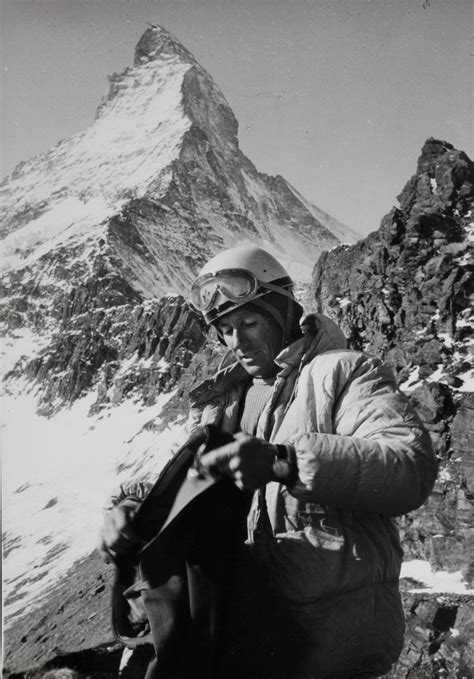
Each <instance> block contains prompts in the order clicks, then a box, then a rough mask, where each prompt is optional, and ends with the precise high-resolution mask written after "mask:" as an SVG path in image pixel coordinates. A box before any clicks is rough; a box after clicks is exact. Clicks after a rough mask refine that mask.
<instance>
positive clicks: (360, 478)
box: [288, 355, 438, 516]
mask: <svg viewBox="0 0 474 679" xmlns="http://www.w3.org/2000/svg"><path fill="white" fill-rule="evenodd" d="M348 372H349V374H348ZM334 374H335V376H334V377H333V385H332V386H333V387H334V385H336V384H337V385H338V388H337V389H336V388H332V389H331V388H330V385H329V384H328V383H324V382H323V384H322V385H320V386H321V387H322V389H323V392H324V394H325V398H326V399H328V395H329V394H330V396H329V399H328V401H329V406H328V407H329V408H330V411H329V412H330V417H331V419H332V423H331V429H330V430H331V431H332V432H334V433H302V434H297V435H294V436H292V437H291V439H290V440H289V441H288V443H290V444H291V445H293V447H294V449H295V452H296V464H297V480H296V481H295V482H294V483H293V484H292V485H291V487H289V488H288V490H289V492H290V493H291V494H292V495H294V496H295V497H297V498H300V499H303V500H305V501H309V502H317V503H319V504H322V505H328V506H335V507H338V508H342V509H344V508H347V509H352V510H355V511H362V512H369V513H378V514H385V515H388V516H397V515H401V514H406V513H407V512H410V511H412V510H413V509H416V508H417V507H419V506H420V505H421V504H423V502H424V501H425V500H426V498H427V497H428V495H429V493H430V491H431V489H432V487H433V484H434V482H435V479H436V474H437V467H438V465H437V460H436V456H435V455H434V452H433V449H432V445H431V440H430V437H429V434H428V432H427V431H426V430H425V428H424V427H423V425H422V423H421V421H420V419H419V417H418V415H417V414H416V412H415V411H414V409H413V408H412V406H411V405H410V403H409V401H408V399H407V398H406V397H405V396H404V395H403V394H402V393H401V392H400V390H399V389H398V388H397V386H396V383H395V379H394V377H393V374H392V372H391V370H390V369H389V368H388V367H387V366H385V365H383V364H382V363H381V362H380V361H378V360H377V359H372V358H368V357H365V356H362V355H359V358H358V360H357V361H356V362H355V365H353V366H352V370H351V371H347V370H346V371H345V370H344V367H341V366H340V365H339V366H338V367H337V368H336V369H335V371H334ZM317 379H318V377H317V376H316V375H313V376H312V381H311V384H313V385H314V384H316V383H317ZM318 391H319V390H318ZM331 399H332V402H331ZM317 400H318V394H317V393H316V394H314V396H313V403H317Z"/></svg>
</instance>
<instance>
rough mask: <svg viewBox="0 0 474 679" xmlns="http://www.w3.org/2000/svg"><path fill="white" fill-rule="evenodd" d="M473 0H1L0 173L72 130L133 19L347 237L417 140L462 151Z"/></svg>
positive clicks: (370, 218)
mask: <svg viewBox="0 0 474 679" xmlns="http://www.w3.org/2000/svg"><path fill="white" fill-rule="evenodd" d="M472 12H473V3H472V1H471V0H3V10H2V43H3V55H2V75H3V80H2V94H3V97H2V98H3V106H2V108H3V115H2V152H3V153H2V155H3V161H2V176H4V175H6V174H8V173H9V172H11V171H12V169H13V168H14V166H15V165H16V164H17V163H18V162H19V161H21V160H26V159H28V158H30V157H31V156H33V155H36V154H38V153H41V152H42V151H45V150H47V149H48V148H50V147H51V146H52V145H54V144H55V143H56V142H58V141H59V140H60V139H63V138H65V137H68V136H70V135H72V134H74V133H76V132H79V131H81V130H83V129H84V128H85V127H87V126H88V125H90V124H91V122H92V121H93V119H94V115H95V110H96V108H97V106H98V104H99V102H100V99H101V97H102V96H103V94H104V93H105V92H106V91H107V90H108V83H107V80H106V75H107V74H110V73H113V72H114V71H115V72H120V71H121V70H123V69H124V68H125V67H126V66H128V65H131V64H132V62H133V51H134V47H135V45H136V43H137V42H138V40H139V38H140V35H141V34H142V33H143V31H144V30H145V29H146V28H147V21H150V22H153V23H158V24H161V25H162V26H164V27H165V28H167V29H168V30H169V31H171V32H172V33H173V34H174V35H175V36H176V37H177V38H179V39H180V40H181V42H183V43H184V45H185V46H186V47H187V48H188V49H189V50H190V51H191V52H192V53H193V54H194V56H195V57H196V59H197V60H198V61H199V62H200V64H201V65H202V66H203V67H204V68H206V69H207V70H208V72H209V73H210V74H211V75H212V76H213V78H214V80H215V81H216V82H217V84H218V85H219V86H220V88H221V89H222V91H223V92H224V94H225V96H226V98H227V100H228V101H229V103H230V105H231V107H232V109H233V111H234V113H235V115H236V117H237V119H238V121H239V124H240V132H239V138H240V143H241V148H242V150H243V151H244V152H245V153H246V154H247V155H248V157H249V158H250V159H251V160H252V161H253V162H254V163H255V165H256V167H257V169H258V170H260V171H263V172H267V173H268V174H282V175H283V176H284V177H285V178H286V179H288V180H289V181H290V182H291V183H292V184H293V185H294V186H295V187H296V188H297V189H298V190H299V191H300V192H301V193H303V195H304V196H305V197H306V198H308V199H309V200H311V201H312V202H313V203H315V204H316V205H318V206H319V207H320V208H322V209H324V210H326V211H327V212H329V213H330V214H332V215H333V216H334V217H336V218H338V219H340V220H341V221H343V222H345V223H347V224H350V225H351V226H353V227H354V228H356V229H357V230H359V231H360V232H361V233H368V232H369V231H372V230H374V229H375V228H377V227H378V226H379V223H380V220H381V218H382V216H383V215H384V214H385V213H386V212H388V211H389V210H390V208H391V207H392V205H393V204H395V200H396V195H397V194H398V193H399V192H400V190H401V189H402V187H403V185H404V184H405V182H406V181H407V179H408V178H409V177H410V176H411V174H413V172H414V171H415V167H416V159H417V157H418V155H419V152H420V149H421V146H422V145H423V142H424V141H425V139H427V138H428V137H430V136H434V137H437V138H440V139H445V140H446V141H449V142H450V143H452V144H453V145H454V146H455V147H457V148H461V149H463V150H464V151H466V152H467V153H468V154H469V155H470V156H471V157H472V117H473V104H472V75H471V62H472V56H471V51H472V50H471V46H470V33H471V29H472Z"/></svg>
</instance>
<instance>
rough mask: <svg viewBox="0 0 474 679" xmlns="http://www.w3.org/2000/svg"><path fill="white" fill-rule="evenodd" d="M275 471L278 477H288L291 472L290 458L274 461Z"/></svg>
mask: <svg viewBox="0 0 474 679" xmlns="http://www.w3.org/2000/svg"><path fill="white" fill-rule="evenodd" d="M273 473H274V474H275V476H276V478H277V479H279V480H280V479H286V478H287V477H288V476H289V474H290V465H289V463H288V460H276V461H275V462H274V463H273Z"/></svg>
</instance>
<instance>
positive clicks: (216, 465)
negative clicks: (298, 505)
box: [199, 432, 276, 490]
mask: <svg viewBox="0 0 474 679" xmlns="http://www.w3.org/2000/svg"><path fill="white" fill-rule="evenodd" d="M275 454H276V447H275V446H274V445H273V444H272V443H268V442H267V441H264V440H263V439H258V438H255V437H254V436H249V435H248V434H244V433H243V432H238V433H237V434H235V440H234V441H232V442H231V443H227V444H226V445H225V446H221V447H220V448H216V449H215V450H211V451H210V452H209V453H205V454H204V455H202V457H201V458H200V461H199V462H200V467H201V469H202V470H203V472H204V473H206V472H207V473H210V474H213V473H216V472H220V473H221V474H224V475H225V476H229V477H230V478H231V479H233V480H234V481H235V483H236V484H237V486H238V487H239V488H240V489H241V490H243V489H247V490H255V489H256V488H259V487H260V486H263V485H264V484H265V483H267V482H268V481H273V480H274V479H275V474H274V472H273V464H274V462H275Z"/></svg>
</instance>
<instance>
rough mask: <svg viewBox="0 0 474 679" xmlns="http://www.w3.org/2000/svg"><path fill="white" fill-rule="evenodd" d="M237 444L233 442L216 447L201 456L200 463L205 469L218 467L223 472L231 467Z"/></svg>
mask: <svg viewBox="0 0 474 679" xmlns="http://www.w3.org/2000/svg"><path fill="white" fill-rule="evenodd" d="M235 452H236V451H235V445H234V444H232V443H229V444H227V445H226V446H222V447H221V448H216V449H215V450H211V451H210V452H209V453H206V454H205V455H203V456H202V457H201V460H200V463H201V465H202V466H203V467H204V469H208V470H212V469H218V470H219V471H221V472H224V471H227V470H228V469H229V462H230V460H231V459H232V457H233V456H234V455H235Z"/></svg>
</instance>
